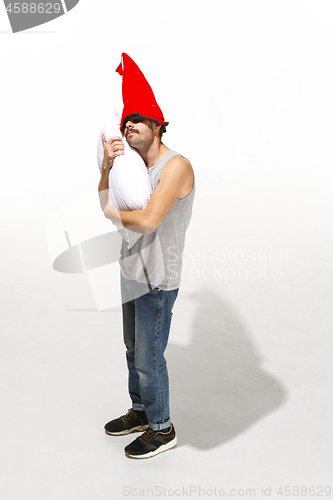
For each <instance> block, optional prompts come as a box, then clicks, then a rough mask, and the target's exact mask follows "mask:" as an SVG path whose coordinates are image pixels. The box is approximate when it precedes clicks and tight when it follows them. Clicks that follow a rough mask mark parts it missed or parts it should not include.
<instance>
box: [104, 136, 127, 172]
mask: <svg viewBox="0 0 333 500" xmlns="http://www.w3.org/2000/svg"><path fill="white" fill-rule="evenodd" d="M102 142H103V148H104V158H103V163H102V170H104V171H106V172H110V170H111V168H112V165H113V162H114V159H115V158H116V157H117V156H121V155H123V154H125V151H124V143H123V140H122V139H121V137H111V139H110V140H109V141H108V142H106V139H105V136H104V134H102Z"/></svg>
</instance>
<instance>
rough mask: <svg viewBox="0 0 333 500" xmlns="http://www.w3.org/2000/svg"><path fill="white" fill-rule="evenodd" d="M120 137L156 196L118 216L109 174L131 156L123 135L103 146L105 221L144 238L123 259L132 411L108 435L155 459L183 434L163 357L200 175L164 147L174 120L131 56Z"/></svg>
mask: <svg viewBox="0 0 333 500" xmlns="http://www.w3.org/2000/svg"><path fill="white" fill-rule="evenodd" d="M117 71H118V72H119V73H120V74H121V75H123V100H124V110H123V114H122V120H121V127H120V128H121V131H122V133H123V134H124V136H125V138H126V140H127V142H128V143H129V145H130V146H131V147H133V148H135V149H136V150H137V151H138V152H139V154H140V155H141V157H142V158H143V160H144V162H145V164H146V167H147V170H148V174H149V176H150V179H151V182H152V187H153V193H152V195H151V198H150V201H149V203H148V205H147V207H146V208H145V209H144V210H130V211H118V210H116V209H114V208H113V207H112V203H111V201H110V195H109V192H108V189H109V184H108V179H109V172H110V169H111V168H112V165H113V161H114V159H115V158H116V157H117V156H120V155H122V154H124V145H123V141H122V139H121V137H112V138H111V139H110V140H109V141H108V142H106V140H105V137H104V136H102V140H103V144H104V160H103V167H102V175H101V180H100V183H99V188H98V190H99V193H100V198H101V204H102V208H103V210H104V214H105V216H106V217H107V218H108V219H110V220H111V221H112V222H114V223H116V222H117V223H121V224H122V225H123V226H124V227H125V228H129V229H131V230H134V231H136V232H139V233H141V234H142V237H141V238H140V239H139V240H138V241H137V242H136V243H135V245H134V246H133V247H132V249H130V250H128V249H127V247H126V245H125V243H124V242H123V245H122V250H121V258H120V261H119V263H120V267H121V293H122V312H123V333H124V342H125V345H126V349H127V350H126V358H127V366H128V371H129V394H130V397H131V400H132V408H131V409H130V410H129V411H128V413H127V414H126V415H124V416H122V417H120V418H118V419H115V420H112V421H111V422H108V423H107V424H106V425H105V431H106V433H108V434H110V435H124V434H129V433H132V432H137V431H145V432H144V433H143V434H142V435H141V436H139V437H138V438H137V439H136V440H134V441H133V442H132V443H131V444H129V445H128V446H126V448H125V453H126V455H127V456H129V457H131V458H148V457H152V456H155V455H157V454H158V453H161V452H162V451H166V450H168V449H170V448H172V447H174V446H175V445H176V443H177V437H176V432H175V428H174V426H173V424H172V423H171V420H170V414H169V381H168V371H167V366H166V361H165V358H164V351H165V349H166V346H167V342H168V337H169V331H170V324H171V317H172V308H173V305H174V302H175V300H176V298H177V295H178V290H179V284H180V276H181V267H182V253H183V249H184V241H185V232H186V229H187V227H188V224H189V221H190V217H191V212H192V204H193V199H194V192H195V188H194V173H193V169H192V166H191V164H190V162H189V161H188V160H186V159H185V158H183V157H182V156H180V155H179V154H178V153H176V152H175V151H172V150H170V149H169V148H168V147H166V146H165V145H164V144H163V142H162V141H161V139H162V135H163V132H164V131H165V127H166V125H167V124H168V122H165V121H164V117H163V114H162V112H161V110H160V108H159V106H158V104H157V102H156V100H155V97H154V95H153V92H152V90H151V88H150V86H149V84H148V82H147V81H146V79H145V78H144V75H143V74H142V72H141V70H140V69H139V68H138V66H137V65H136V64H135V63H134V61H133V60H132V59H131V58H129V56H127V55H126V54H123V63H122V65H119V67H118V68H117Z"/></svg>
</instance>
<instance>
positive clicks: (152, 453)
mask: <svg viewBox="0 0 333 500" xmlns="http://www.w3.org/2000/svg"><path fill="white" fill-rule="evenodd" d="M176 444H177V436H175V437H174V438H173V440H172V441H170V442H169V443H166V444H162V446H160V447H159V448H157V450H155V451H150V452H149V453H145V455H130V453H128V452H127V451H125V454H126V456H128V457H130V458H150V457H154V456H155V455H158V454H159V453H163V451H167V450H170V448H173V447H174V446H176Z"/></svg>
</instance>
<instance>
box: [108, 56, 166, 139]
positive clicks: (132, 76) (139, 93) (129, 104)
mask: <svg viewBox="0 0 333 500" xmlns="http://www.w3.org/2000/svg"><path fill="white" fill-rule="evenodd" d="M116 72H117V73H119V74H120V75H121V76H122V77H123V87H122V88H123V102H124V108H123V113H122V116H121V122H120V130H121V131H122V132H123V130H124V128H125V125H126V122H127V121H128V120H130V119H143V118H148V119H149V120H153V121H154V122H156V123H159V124H160V125H164V131H165V126H166V125H168V123H169V122H166V121H164V116H163V113H162V110H161V108H160V107H159V105H158V104H157V102H156V99H155V96H154V93H153V91H152V88H151V86H150V85H149V83H148V82H147V80H146V78H145V76H144V74H143V73H142V71H141V70H140V68H139V66H137V64H135V62H134V61H133V59H131V58H130V57H129V56H128V55H127V54H125V52H123V53H122V62H121V63H120V64H119V66H118V68H117V69H116Z"/></svg>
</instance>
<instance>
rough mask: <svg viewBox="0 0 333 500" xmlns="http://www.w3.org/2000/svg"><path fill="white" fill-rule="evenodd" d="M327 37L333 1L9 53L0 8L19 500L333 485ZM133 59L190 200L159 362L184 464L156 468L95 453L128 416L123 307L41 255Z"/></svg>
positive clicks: (99, 28) (88, 10)
mask: <svg viewBox="0 0 333 500" xmlns="http://www.w3.org/2000/svg"><path fill="white" fill-rule="evenodd" d="M332 19H333V7H332V3H331V2H328V1H321V2H314V1H312V2H310V1H304V0H303V1H295V0H290V1H279V2H276V1H267V0H265V1H252V0H249V1H229V2H226V1H220V2H217V1H210V0H208V1H206V2H198V1H192V2H189V1H185V0H184V1H183V2H179V1H177V2H176V1H174V0H170V1H169V2H167V3H159V2H153V1H145V0H143V1H141V2H137V1H133V0H128V1H126V2H122V3H119V2H117V3H116V2H110V1H104V2H88V1H87V0H80V2H79V4H78V5H77V6H76V7H75V8H74V9H73V10H72V11H70V12H69V13H68V14H66V15H64V16H62V17H60V18H59V19H56V20H54V21H52V22H50V23H48V24H45V25H43V26H40V27H36V28H34V29H31V30H28V31H26V32H22V33H17V34H15V35H13V34H11V31H10V26H9V21H8V19H7V17H6V12H5V9H4V8H0V50H1V94H0V99H1V102H0V109H1V149H0V155H1V156H0V164H1V176H2V182H1V184H0V186H1V187H0V201H1V205H0V206H1V221H2V226H1V234H2V244H1V280H2V286H1V309H2V310H3V311H2V315H1V344H2V348H1V356H2V376H1V379H2V394H1V401H2V410H1V434H2V445H1V450H2V453H1V455H2V460H3V463H2V464H1V469H2V470H3V471H4V479H3V480H2V492H3V495H4V498H6V500H11V499H15V500H16V499H22V498H24V499H37V500H39V499H41V500H42V499H43V500H46V499H47V500H49V499H52V500H53V499H59V498H65V499H71V500H77V499H80V500H81V499H82V500H86V499H87V500H88V499H99V500H106V499H111V498H116V499H118V498H119V499H121V498H123V497H125V496H124V493H127V492H128V491H129V492H130V493H131V496H135V494H136V493H137V494H139V493H140V492H139V490H140V489H142V491H141V493H145V494H146V496H148V495H149V494H150V496H151V492H150V493H149V491H148V492H147V489H149V488H150V489H154V488H155V487H161V488H163V487H165V488H166V490H165V491H166V493H165V494H166V495H168V494H169V496H171V494H172V493H174V495H176V494H177V493H178V492H179V491H181V490H180V489H181V488H183V487H184V488H188V487H189V486H190V485H192V486H193V487H197V488H199V487H201V488H202V491H201V497H202V496H203V490H205V492H206V496H208V495H209V494H210V492H213V493H214V488H215V487H216V488H217V490H216V491H218V490H219V489H221V488H225V490H226V494H227V493H229V496H231V495H232V493H230V489H231V488H235V489H244V490H245V489H246V488H255V490H256V493H257V496H256V498H259V497H261V496H262V494H261V488H262V486H264V487H265V488H268V487H271V488H272V489H271V498H283V497H281V495H278V493H277V491H278V488H279V487H280V486H282V487H285V486H299V487H300V486H307V487H309V486H314V487H316V488H317V487H320V486H324V487H325V486H328V485H330V481H331V479H332V475H331V470H332V453H331V450H332V425H331V420H332V413H333V411H332V410H333V399H332V362H331V360H332V346H333V343H332V338H331V333H332V298H333V297H332V270H333V268H332V250H333V248H332V231H331V229H332V213H333V210H332V208H333V206H332V205H333V203H332V196H331V192H332V184H333V173H332V172H333V170H332V165H333V147H332V136H333V134H332V132H333V131H332V116H333V98H332V90H331V89H332V88H333V75H332V46H333V34H332V33H333V30H332V28H333V20H332ZM122 52H126V53H128V54H129V55H130V56H131V57H132V58H133V59H134V60H135V61H136V62H137V64H138V65H139V66H140V68H141V69H142V70H143V72H144V74H145V76H146V77H147V79H148V81H149V83H150V84H151V86H152V88H153V90H154V93H155V96H156V98H157V101H158V103H159V104H160V106H161V108H162V110H163V112H164V115H165V118H166V119H167V120H168V121H169V122H170V125H169V127H168V132H167V134H166V135H165V140H164V142H165V144H166V145H167V146H168V147H170V148H172V149H175V150H176V151H179V152H180V153H181V154H182V155H184V156H186V157H188V158H189V159H190V160H191V162H192V165H193V168H194V171H195V174H196V182H197V193H196V199H195V205H194V209H193V216H192V220H191V224H190V227H189V230H188V234H187V242H186V252H185V255H186V259H185V261H186V262H185V264H184V274H183V281H182V285H181V289H180V294H179V297H178V299H177V302H176V305H175V310H174V317H173V325H172V332H171V338H170V345H169V347H168V363H169V368H170V384H171V410H172V415H171V416H172V419H173V421H174V423H175V426H176V429H177V433H178V441H179V445H178V446H177V447H176V448H175V449H174V450H172V451H170V452H168V453H164V454H161V455H159V456H157V457H156V458H153V459H151V460H143V461H135V460H130V459H127V458H126V457H125V455H124V453H123V448H124V446H125V445H126V444H127V443H128V442H130V439H131V436H130V439H129V437H128V436H127V437H124V438H119V439H117V438H112V437H110V436H107V435H106V434H104V432H103V426H104V424H105V422H107V421H108V420H111V419H112V418H115V417H117V416H119V415H121V414H122V413H124V412H125V411H126V409H127V408H129V406H130V402H129V398H128V395H127V387H126V367H125V354H124V347H123V345H122V340H121V312H120V307H114V308H111V309H108V310H105V311H103V312H98V311H97V310H96V305H95V302H94V297H93V294H92V291H91V289H90V287H89V283H88V280H87V278H86V276H85V275H84V274H61V273H57V272H55V271H54V270H53V268H52V262H51V260H50V257H49V254H48V248H47V242H46V236H45V221H46V220H47V218H48V217H49V215H50V214H51V213H52V212H53V211H54V210H55V209H56V208H57V207H60V206H62V204H64V203H67V202H71V201H74V200H77V199H79V198H80V197H82V196H83V195H89V196H93V195H95V194H96V195H97V185H98V181H99V173H98V169H97V162H96V143H97V139H98V134H99V131H100V128H101V126H102V123H103V121H104V119H105V117H106V115H107V113H108V112H109V110H110V107H112V106H113V104H114V102H115V100H118V101H119V99H120V92H121V78H120V77H119V75H118V74H117V73H115V69H116V67H117V66H118V64H119V62H120V56H121V53H122ZM101 216H102V214H101ZM104 222H105V221H104ZM264 266H266V267H265V269H266V270H265V271H264ZM264 273H266V274H264ZM134 437H135V436H134ZM331 486H332V487H333V485H332V484H331ZM125 487H128V489H124V488H125ZM176 490H177V491H176ZM208 490H209V491H208ZM168 491H169V493H168ZM315 491H316V492H317V493H319V492H320V490H319V489H316V490H315ZM155 493H156V495H157V493H158V490H155ZM213 493H212V494H213ZM294 493H295V495H296V493H297V490H294ZM322 493H323V495H324V496H325V492H322ZM295 495H294V496H295ZM198 496H199V490H197V492H196V493H195V491H194V490H192V497H198ZM242 496H243V497H245V493H244V494H243V495H242V492H240V493H239V494H238V497H242ZM309 496H310V495H309V494H308V497H309ZM252 498H253V496H252Z"/></svg>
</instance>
